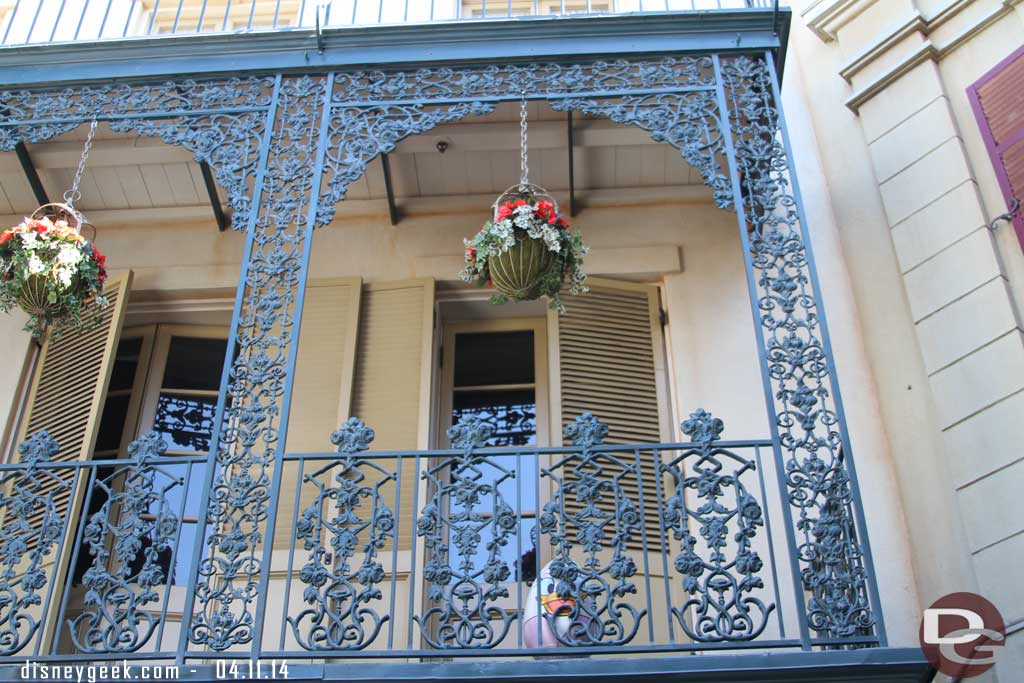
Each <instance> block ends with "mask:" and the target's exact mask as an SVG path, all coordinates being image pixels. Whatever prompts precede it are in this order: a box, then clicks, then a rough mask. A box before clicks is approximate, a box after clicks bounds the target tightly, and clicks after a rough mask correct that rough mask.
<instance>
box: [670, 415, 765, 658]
mask: <svg viewBox="0 0 1024 683" xmlns="http://www.w3.org/2000/svg"><path fill="white" fill-rule="evenodd" d="M723 428H724V425H723V424H722V421H721V420H719V419H718V418H716V417H713V416H712V415H711V414H710V413H708V412H706V411H705V410H703V409H700V410H698V411H696V412H694V413H691V414H690V418H689V419H688V420H686V421H684V422H683V424H682V429H683V433H684V434H686V435H688V436H689V437H690V439H691V440H692V442H693V443H694V444H695V445H696V448H693V449H691V450H687V451H685V452H683V453H682V454H681V455H679V456H678V457H676V458H675V459H673V460H671V461H670V462H665V463H662V464H661V465H660V467H659V470H660V472H661V473H662V475H663V476H664V475H665V474H667V475H669V478H670V479H669V481H670V482H671V484H670V486H671V495H670V496H669V497H668V499H667V500H666V501H665V504H664V506H663V508H662V510H661V521H662V524H663V525H664V527H665V529H666V530H667V531H670V532H671V534H672V537H673V538H674V539H675V540H677V541H679V542H680V552H679V554H677V555H676V556H675V558H674V564H675V568H676V571H677V572H679V573H680V574H682V575H683V577H684V579H683V588H684V590H685V591H686V592H687V593H689V594H690V595H691V596H692V597H691V598H690V599H688V600H687V601H686V602H685V603H684V604H683V605H681V606H679V607H676V606H673V607H672V608H671V611H672V614H673V615H675V617H676V620H677V622H678V623H679V625H680V626H681V627H682V629H683V631H684V632H685V633H686V635H688V636H689V637H690V638H692V639H693V640H695V641H698V642H721V641H726V640H730V641H735V640H753V639H754V638H756V637H757V636H759V635H761V632H762V631H764V629H765V626H767V625H768V618H769V615H770V614H771V613H772V612H773V611H774V610H775V608H776V605H775V604H774V603H772V604H768V605H766V604H765V603H764V602H763V601H762V600H761V599H760V598H758V597H756V596H755V595H752V594H751V593H753V592H754V591H755V590H756V589H760V588H764V582H763V581H762V579H761V576H760V571H761V569H762V568H763V566H764V562H763V561H762V560H761V558H760V556H759V555H758V554H757V552H756V551H754V550H752V549H751V546H752V542H753V540H754V538H755V536H756V535H757V529H758V528H759V527H761V526H763V525H764V520H763V518H762V512H761V504H760V503H759V502H758V501H757V499H756V498H754V496H752V495H751V494H750V493H749V492H748V491H747V488H746V486H744V484H743V481H742V477H743V475H744V474H745V473H747V472H753V471H754V470H755V469H756V467H757V465H756V463H755V462H754V461H753V460H748V459H746V458H743V457H741V456H739V455H737V454H736V453H733V452H731V451H728V450H725V449H722V448H719V447H717V445H716V444H715V442H716V441H717V440H718V438H719V437H720V436H721V434H722V430H723ZM688 491H689V492H692V493H690V494H688V493H687V492H688ZM688 495H689V496H691V497H690V499H689V500H688ZM698 503H699V505H698ZM694 505H696V507H695V508H694V507H693V506H694ZM695 532H696V534H699V535H700V537H701V539H703V542H702V543H701V547H699V548H698V539H697V536H696V535H695ZM730 536H731V538H730ZM666 542H667V539H666Z"/></svg>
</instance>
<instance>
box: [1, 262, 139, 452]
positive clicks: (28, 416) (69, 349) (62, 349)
mask: <svg viewBox="0 0 1024 683" xmlns="http://www.w3.org/2000/svg"><path fill="white" fill-rule="evenodd" d="M131 278H132V274H131V272H130V271H129V272H128V273H126V274H125V275H123V276H121V277H118V278H115V279H111V280H110V281H109V282H108V283H107V286H106V289H105V290H104V295H105V296H106V297H107V300H108V301H109V302H110V305H109V306H107V307H106V308H104V309H102V310H101V312H100V323H99V324H98V325H96V326H95V327H93V326H89V327H86V329H85V330H83V331H82V332H71V333H68V334H64V335H62V336H51V337H49V338H48V339H47V340H46V341H45V342H44V343H43V348H42V350H41V352H40V356H39V363H38V365H37V367H36V373H35V377H34V378H33V380H32V389H31V391H30V393H29V398H28V406H27V408H26V410H25V417H24V419H23V420H22V428H21V434H20V438H19V441H21V440H23V439H25V438H26V437H27V436H29V435H31V434H35V433H36V432H38V431H39V430H41V429H45V430H46V431H48V432H49V433H50V435H51V436H52V437H53V438H54V439H56V441H57V443H59V444H60V453H59V454H58V455H57V457H56V458H55V460H61V461H72V460H88V459H89V458H90V457H91V454H92V449H93V446H94V445H95V443H96V434H97V431H98V428H99V417H100V411H101V410H102V408H103V401H104V398H105V396H106V393H107V384H108V383H109V382H110V373H111V371H112V369H113V358H114V352H115V350H116V349H117V342H118V340H119V338H120V336H121V327H122V326H123V325H124V313H125V307H126V305H127V303H128V288H129V287H130V286H131Z"/></svg>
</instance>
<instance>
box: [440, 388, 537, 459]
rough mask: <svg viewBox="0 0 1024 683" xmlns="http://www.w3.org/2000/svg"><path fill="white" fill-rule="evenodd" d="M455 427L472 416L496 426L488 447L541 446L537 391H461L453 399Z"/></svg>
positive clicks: (488, 441)
mask: <svg viewBox="0 0 1024 683" xmlns="http://www.w3.org/2000/svg"><path fill="white" fill-rule="evenodd" d="M453 402H454V406H453V410H452V424H458V423H459V420H461V419H462V418H463V417H466V416H469V415H472V416H475V417H478V418H480V419H481V420H483V421H484V422H487V423H489V424H490V425H492V426H493V427H494V434H492V435H491V438H490V439H488V440H487V445H488V446H528V445H532V444H535V443H537V403H536V401H535V400H534V392H533V389H515V390H508V389H505V390H496V391H458V392H455V396H454V397H453Z"/></svg>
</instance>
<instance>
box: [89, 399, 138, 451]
mask: <svg viewBox="0 0 1024 683" xmlns="http://www.w3.org/2000/svg"><path fill="white" fill-rule="evenodd" d="M131 399H132V397H131V396H129V395H124V396H108V397H107V400H106V402H105V403H104V404H103V416H102V417H101V418H100V429H99V432H97V434H96V448H95V450H97V451H116V450H117V449H118V448H120V447H121V436H122V435H123V434H124V421H125V419H126V418H127V417H128V404H129V403H130V402H131Z"/></svg>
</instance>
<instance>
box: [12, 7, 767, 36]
mask: <svg viewBox="0 0 1024 683" xmlns="http://www.w3.org/2000/svg"><path fill="white" fill-rule="evenodd" d="M777 5H778V0H584V1H583V2H581V0H571V1H570V2H567V1H566V0H532V1H529V2H527V1H524V0H455V1H454V2H448V3H443V6H442V3H440V2H437V1H436V0H327V1H325V0H253V1H252V2H242V1H239V0H234V1H232V0H219V1H211V0H15V2H14V3H13V4H12V5H10V6H7V7H0V35H2V39H0V45H28V44H36V43H53V42H67V41H79V40H83V41H84V40H88V41H92V40H110V39H125V38H139V37H147V36H157V35H161V36H162V35H195V34H200V33H203V34H216V33H251V32H255V31H287V30H298V29H314V30H316V31H318V32H319V31H320V30H323V29H331V28H339V27H344V26H370V25H381V24H404V23H429V22H436V21H455V20H463V21H464V20H486V19H497V18H509V17H529V16H547V17H557V16H568V15H572V16H583V15H600V14H609V13H612V14H615V13H623V12H643V13H649V12H676V11H716V10H734V9H749V8H753V9H773V8H776V9H777Z"/></svg>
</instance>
